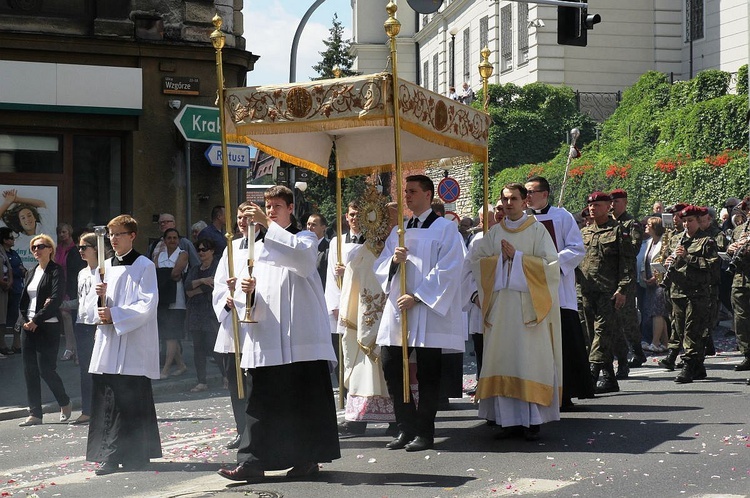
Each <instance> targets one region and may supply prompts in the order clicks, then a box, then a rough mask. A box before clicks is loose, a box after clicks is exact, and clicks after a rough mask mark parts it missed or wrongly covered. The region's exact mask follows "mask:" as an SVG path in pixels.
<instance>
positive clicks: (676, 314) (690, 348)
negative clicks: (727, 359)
mask: <svg viewBox="0 0 750 498" xmlns="http://www.w3.org/2000/svg"><path fill="white" fill-rule="evenodd" d="M709 313H710V311H709V298H708V296H701V297H672V334H671V335H670V337H669V349H670V350H677V351H679V350H680V346H682V348H683V349H684V353H683V355H682V358H683V360H697V361H699V362H703V359H704V358H705V345H706V340H705V337H704V333H705V331H706V324H707V323H708V321H709V319H710V316H709Z"/></svg>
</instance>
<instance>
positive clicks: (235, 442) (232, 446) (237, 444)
mask: <svg viewBox="0 0 750 498" xmlns="http://www.w3.org/2000/svg"><path fill="white" fill-rule="evenodd" d="M241 439H242V436H240V435H239V434H237V436H235V438H234V439H232V441H230V442H229V444H227V445H226V449H228V450H236V449H237V448H239V447H240V440H241Z"/></svg>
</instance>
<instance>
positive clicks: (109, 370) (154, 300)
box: [86, 215, 162, 475]
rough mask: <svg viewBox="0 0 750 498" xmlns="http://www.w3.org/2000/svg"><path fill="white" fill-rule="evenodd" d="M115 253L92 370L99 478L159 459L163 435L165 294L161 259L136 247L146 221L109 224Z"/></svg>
mask: <svg viewBox="0 0 750 498" xmlns="http://www.w3.org/2000/svg"><path fill="white" fill-rule="evenodd" d="M107 229H108V230H109V238H110V240H111V242H112V249H114V251H115V256H114V257H112V258H110V259H108V260H106V262H105V273H104V283H100V284H98V285H97V287H96V293H97V295H99V296H105V297H106V302H105V305H104V306H103V307H100V308H98V316H99V319H100V320H101V321H102V322H104V323H105V324H106V325H99V326H97V330H96V338H95V340H94V349H93V352H92V354H91V362H90V364H89V372H90V373H91V374H93V375H92V382H93V386H92V391H93V396H92V412H91V420H90V422H89V434H88V444H87V448H86V459H87V460H89V461H94V462H99V467H98V468H97V469H96V471H95V472H96V474H97V475H106V474H111V473H113V472H117V471H119V470H120V468H119V466H120V464H122V466H123V468H124V470H142V469H143V468H144V467H146V466H147V465H148V463H149V459H151V458H159V457H161V456H162V454H161V440H160V438H159V428H158V426H157V422H156V408H155V407H154V397H153V391H152V389H151V379H159V378H160V373H159V332H158V327H157V324H156V308H157V306H158V304H159V292H158V288H157V283H156V268H155V267H154V263H152V262H151V260H149V259H148V258H146V257H145V256H142V255H140V254H138V253H137V252H136V251H135V250H134V249H133V241H134V240H135V238H136V235H137V233H138V223H137V222H136V220H134V219H133V218H132V217H130V216H128V215H120V216H117V217H116V218H114V219H112V221H110V222H109V224H108V225H107Z"/></svg>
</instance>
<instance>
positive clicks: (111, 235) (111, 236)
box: [107, 232, 133, 239]
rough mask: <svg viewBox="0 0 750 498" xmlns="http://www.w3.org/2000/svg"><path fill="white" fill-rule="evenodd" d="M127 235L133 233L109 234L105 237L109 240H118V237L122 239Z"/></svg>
mask: <svg viewBox="0 0 750 498" xmlns="http://www.w3.org/2000/svg"><path fill="white" fill-rule="evenodd" d="M129 233H133V232H117V233H110V234H108V235H107V237H109V238H110V239H116V238H118V237H122V236H123V235H127V234H129Z"/></svg>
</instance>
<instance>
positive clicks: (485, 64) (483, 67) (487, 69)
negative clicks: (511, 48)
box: [479, 47, 494, 80]
mask: <svg viewBox="0 0 750 498" xmlns="http://www.w3.org/2000/svg"><path fill="white" fill-rule="evenodd" d="M479 53H480V54H481V55H482V62H480V63H479V76H481V77H482V79H483V80H486V79H489V78H490V76H492V72H493V69H494V68H493V67H492V64H491V63H490V61H489V58H490V53H491V52H490V49H489V48H488V47H484V48H483V49H482V51H481V52H479Z"/></svg>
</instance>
